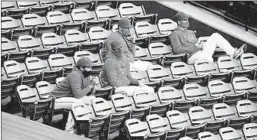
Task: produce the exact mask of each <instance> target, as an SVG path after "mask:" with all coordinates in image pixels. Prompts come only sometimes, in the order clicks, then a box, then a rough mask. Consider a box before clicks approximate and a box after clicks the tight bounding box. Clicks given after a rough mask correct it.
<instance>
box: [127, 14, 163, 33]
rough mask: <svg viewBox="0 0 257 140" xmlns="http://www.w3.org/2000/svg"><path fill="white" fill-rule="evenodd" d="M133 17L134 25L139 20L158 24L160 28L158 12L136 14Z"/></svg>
mask: <svg viewBox="0 0 257 140" xmlns="http://www.w3.org/2000/svg"><path fill="white" fill-rule="evenodd" d="M132 19H133V20H132V25H135V24H136V23H137V22H141V21H147V22H149V23H151V24H154V25H156V28H157V29H158V27H157V19H158V14H145V15H135V16H133V18H132ZM158 31H159V30H158Z"/></svg>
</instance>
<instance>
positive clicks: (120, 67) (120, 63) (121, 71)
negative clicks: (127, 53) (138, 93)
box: [101, 53, 138, 87]
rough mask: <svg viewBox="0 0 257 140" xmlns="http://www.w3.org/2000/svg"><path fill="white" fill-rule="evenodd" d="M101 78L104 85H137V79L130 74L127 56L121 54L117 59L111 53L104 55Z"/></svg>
mask: <svg viewBox="0 0 257 140" xmlns="http://www.w3.org/2000/svg"><path fill="white" fill-rule="evenodd" d="M101 79H102V82H103V83H104V86H115V87H119V86H129V85H138V81H137V80H136V79H134V78H132V77H131V75H130V63H129V60H128V58H127V57H124V56H123V57H122V58H121V59H119V58H117V57H116V56H115V55H114V54H113V53H109V54H108V55H107V56H106V60H105V62H104V67H103V74H102V77H101Z"/></svg>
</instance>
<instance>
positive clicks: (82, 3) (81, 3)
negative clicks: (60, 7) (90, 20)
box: [73, 0, 96, 10]
mask: <svg viewBox="0 0 257 140" xmlns="http://www.w3.org/2000/svg"><path fill="white" fill-rule="evenodd" d="M73 2H74V3H75V7H76V8H81V9H82V8H85V9H88V10H92V8H94V7H93V6H95V5H96V1H80V0H74V1H73Z"/></svg>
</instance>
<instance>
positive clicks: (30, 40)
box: [17, 35, 42, 51]
mask: <svg viewBox="0 0 257 140" xmlns="http://www.w3.org/2000/svg"><path fill="white" fill-rule="evenodd" d="M17 43H18V46H19V50H20V51H29V50H32V49H42V45H41V41H40V39H39V40H38V39H36V38H34V37H32V36H31V35H21V36H19V38H18V40H17Z"/></svg>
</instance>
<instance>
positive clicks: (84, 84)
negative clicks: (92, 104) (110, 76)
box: [52, 67, 92, 99]
mask: <svg viewBox="0 0 257 140" xmlns="http://www.w3.org/2000/svg"><path fill="white" fill-rule="evenodd" d="M90 80H91V76H89V77H86V78H84V75H83V73H82V72H81V71H80V70H78V69H77V68H76V67H75V68H74V69H73V71H72V72H71V73H70V74H69V75H68V76H67V77H66V78H65V79H64V80H63V81H61V82H60V83H59V84H58V85H57V86H56V88H55V89H54V90H53V92H52V96H54V97H56V98H59V97H74V98H77V99H79V98H82V97H83V96H85V95H88V94H90V92H91V89H92V86H91V85H89V83H90Z"/></svg>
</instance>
